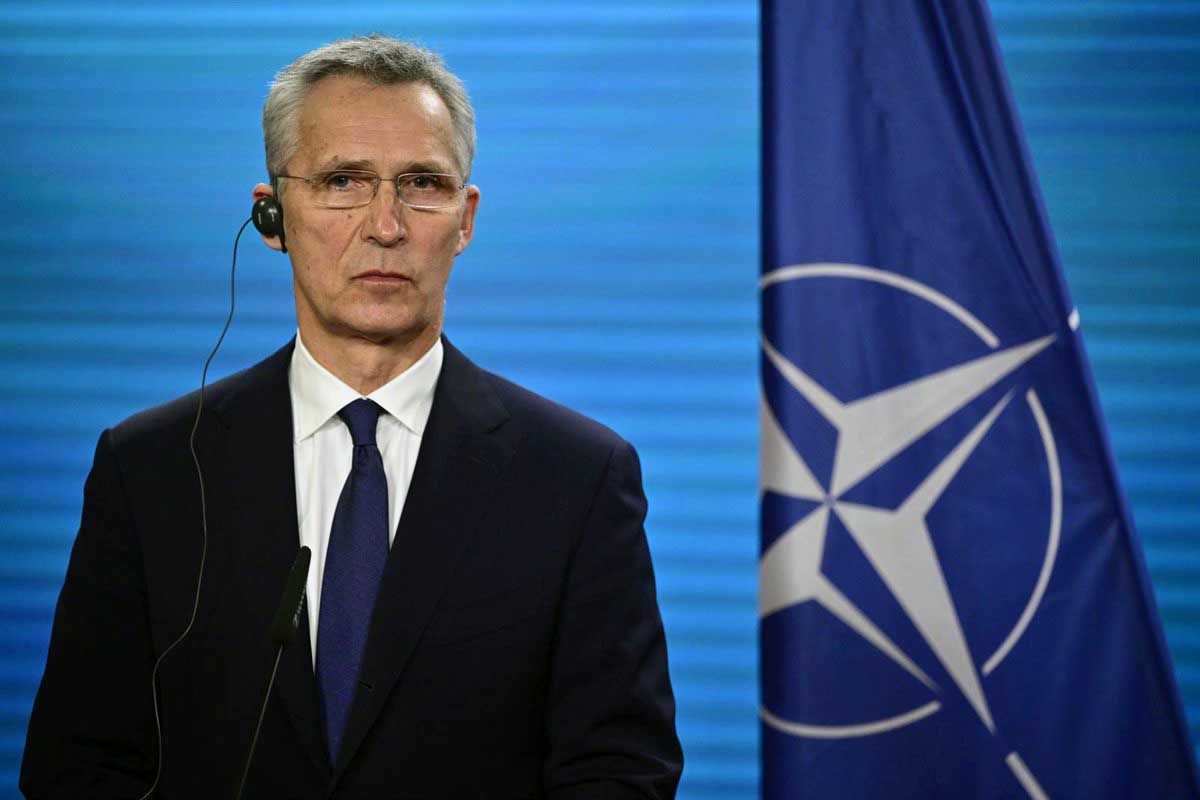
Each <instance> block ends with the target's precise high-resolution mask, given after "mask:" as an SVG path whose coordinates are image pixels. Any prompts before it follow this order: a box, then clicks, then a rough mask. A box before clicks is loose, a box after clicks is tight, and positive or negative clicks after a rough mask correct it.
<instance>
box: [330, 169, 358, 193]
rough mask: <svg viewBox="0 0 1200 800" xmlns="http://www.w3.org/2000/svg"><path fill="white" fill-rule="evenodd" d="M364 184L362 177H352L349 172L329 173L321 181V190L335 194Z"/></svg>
mask: <svg viewBox="0 0 1200 800" xmlns="http://www.w3.org/2000/svg"><path fill="white" fill-rule="evenodd" d="M365 184H366V181H365V179H364V178H363V176H361V175H354V174H352V173H349V172H331V173H329V174H328V175H325V176H324V177H323V178H322V179H321V186H322V188H325V189H331V190H333V191H335V192H347V191H351V190H353V189H357V188H359V187H361V186H364V185H365Z"/></svg>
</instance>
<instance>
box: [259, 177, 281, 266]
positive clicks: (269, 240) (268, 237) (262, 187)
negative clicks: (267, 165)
mask: <svg viewBox="0 0 1200 800" xmlns="http://www.w3.org/2000/svg"><path fill="white" fill-rule="evenodd" d="M253 195H254V206H253V210H252V211H251V212H250V215H251V216H252V217H253V218H254V227H255V228H257V229H258V232H259V233H260V234H261V235H262V240H263V241H264V242H266V245H267V247H269V248H271V249H272V250H278V251H279V252H281V253H286V252H287V246H286V245H285V244H284V237H283V206H282V205H280V203H279V200H278V199H274V198H275V190H274V189H272V188H271V185H270V184H267V183H256V184H255V185H254V192H253ZM265 198H273V202H272V205H273V206H274V209H275V213H276V214H277V215H278V226H277V229H278V232H277V233H271V234H268V231H271V230H273V229H275V228H276V226H275V225H272V224H271V222H273V220H271V219H270V217H269V212H270V211H271V208H270V207H269V206H266V207H265V210H266V211H267V212H268V214H267V215H263V211H264V206H263V205H261V204H260V203H259V201H260V200H263V199H265ZM263 216H265V218H260V217H263Z"/></svg>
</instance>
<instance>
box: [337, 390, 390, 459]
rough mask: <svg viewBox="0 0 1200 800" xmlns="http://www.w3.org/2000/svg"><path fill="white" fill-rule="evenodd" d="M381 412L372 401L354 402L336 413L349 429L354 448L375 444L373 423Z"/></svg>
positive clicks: (377, 419)
mask: <svg viewBox="0 0 1200 800" xmlns="http://www.w3.org/2000/svg"><path fill="white" fill-rule="evenodd" d="M382 411H383V409H382V408H380V407H379V406H378V405H377V404H376V403H375V401H374V400H355V401H354V402H353V403H350V404H348V405H347V406H346V407H345V408H343V409H342V410H341V411H339V412H338V416H339V417H341V418H342V421H343V422H345V423H346V427H347V428H349V429H350V438H351V439H353V440H354V446H355V447H361V446H362V445H367V444H375V423H376V422H378V421H379V414H380V413H381V412H382Z"/></svg>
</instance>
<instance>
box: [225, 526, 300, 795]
mask: <svg viewBox="0 0 1200 800" xmlns="http://www.w3.org/2000/svg"><path fill="white" fill-rule="evenodd" d="M311 559H312V551H311V550H309V549H308V548H307V547H301V548H300V551H299V552H298V553H296V560H295V561H294V562H292V571H291V572H289V573H288V576H287V582H285V583H284V585H283V595H282V596H281V597H280V598H279V610H278V611H276V612H275V619H274V620H272V622H271V644H273V645H276V650H275V666H274V667H272V668H271V679H270V680H269V681H267V691H266V694H264V695H263V703H262V710H261V711H259V712H258V724H257V725H256V726H255V727H254V736H253V737H252V738H251V739H250V750H249V752H247V753H246V766H245V767H243V768H242V780H241V781H240V782H239V783H238V790H237V795H236V797H237V800H241V797H242V790H243V789H245V788H246V776H247V775H249V774H250V762H251V761H252V760H253V759H254V748H255V746H256V745H257V744H258V734H259V731H261V730H262V724H263V717H265V716H266V715H267V701H268V700H270V698H271V687H273V686H274V685H275V673H276V672H278V671H279V659H280V657H281V656H283V648H285V647H287V646H288V645H289V644H291V643H292V640H293V639H295V638H296V629H297V628H299V627H300V610H301V609H302V608H303V607H304V585H305V583H306V582H307V581H308V562H309V561H310V560H311Z"/></svg>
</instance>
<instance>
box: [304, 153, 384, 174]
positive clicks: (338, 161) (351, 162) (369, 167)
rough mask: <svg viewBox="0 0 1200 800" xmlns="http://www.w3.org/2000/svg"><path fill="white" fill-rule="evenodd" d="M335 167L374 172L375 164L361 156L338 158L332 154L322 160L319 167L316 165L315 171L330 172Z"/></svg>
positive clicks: (335, 168)
mask: <svg viewBox="0 0 1200 800" xmlns="http://www.w3.org/2000/svg"><path fill="white" fill-rule="evenodd" d="M337 169H352V170H362V171H363V172H374V171H375V165H374V164H372V163H371V162H370V161H366V160H364V159H361V158H357V159H346V158H338V157H337V156H334V157H333V158H331V159H329V160H328V161H326V162H324V164H322V165H321V166H320V167H318V168H317V172H330V171H331V170H337Z"/></svg>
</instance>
